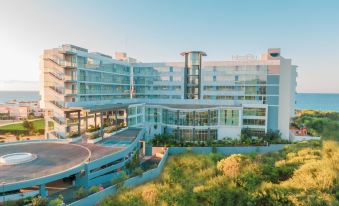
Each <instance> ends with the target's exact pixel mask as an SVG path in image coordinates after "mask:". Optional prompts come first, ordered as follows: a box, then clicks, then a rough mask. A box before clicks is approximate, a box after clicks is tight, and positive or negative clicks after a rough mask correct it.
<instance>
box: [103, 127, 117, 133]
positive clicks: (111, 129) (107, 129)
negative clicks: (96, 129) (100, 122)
mask: <svg viewBox="0 0 339 206" xmlns="http://www.w3.org/2000/svg"><path fill="white" fill-rule="evenodd" d="M114 131H116V128H115V127H107V128H105V129H104V132H105V133H107V134H110V133H112V132H114Z"/></svg>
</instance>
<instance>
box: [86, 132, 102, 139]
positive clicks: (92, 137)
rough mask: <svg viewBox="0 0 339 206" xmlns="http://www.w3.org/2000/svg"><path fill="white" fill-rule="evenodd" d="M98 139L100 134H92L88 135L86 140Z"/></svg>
mask: <svg viewBox="0 0 339 206" xmlns="http://www.w3.org/2000/svg"><path fill="white" fill-rule="evenodd" d="M98 137H100V134H99V133H92V134H90V135H88V138H89V139H96V138H98Z"/></svg>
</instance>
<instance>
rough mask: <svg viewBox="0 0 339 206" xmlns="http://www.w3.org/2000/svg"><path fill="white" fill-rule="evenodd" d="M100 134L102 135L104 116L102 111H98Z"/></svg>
mask: <svg viewBox="0 0 339 206" xmlns="http://www.w3.org/2000/svg"><path fill="white" fill-rule="evenodd" d="M100 134H101V136H103V135H104V118H103V113H102V112H100Z"/></svg>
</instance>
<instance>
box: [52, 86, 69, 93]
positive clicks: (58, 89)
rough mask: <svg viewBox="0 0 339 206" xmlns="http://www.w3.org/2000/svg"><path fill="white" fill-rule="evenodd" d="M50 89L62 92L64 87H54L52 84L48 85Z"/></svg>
mask: <svg viewBox="0 0 339 206" xmlns="http://www.w3.org/2000/svg"><path fill="white" fill-rule="evenodd" d="M49 88H50V89H52V90H53V91H55V92H56V93H58V94H64V93H65V92H64V89H61V88H58V87H54V86H49Z"/></svg>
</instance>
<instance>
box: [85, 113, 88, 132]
mask: <svg viewBox="0 0 339 206" xmlns="http://www.w3.org/2000/svg"><path fill="white" fill-rule="evenodd" d="M85 124H86V125H85V126H86V130H87V129H88V112H86V118H85Z"/></svg>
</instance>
